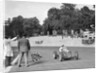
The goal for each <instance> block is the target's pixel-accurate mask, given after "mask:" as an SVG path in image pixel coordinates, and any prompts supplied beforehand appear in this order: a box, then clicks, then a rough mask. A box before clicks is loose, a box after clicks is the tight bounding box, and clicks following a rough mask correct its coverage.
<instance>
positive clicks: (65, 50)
mask: <svg viewBox="0 0 100 73" xmlns="http://www.w3.org/2000/svg"><path fill="white" fill-rule="evenodd" d="M59 52H66V53H68V52H69V50H68V49H67V47H65V46H64V45H62V46H61V47H60V48H59Z"/></svg>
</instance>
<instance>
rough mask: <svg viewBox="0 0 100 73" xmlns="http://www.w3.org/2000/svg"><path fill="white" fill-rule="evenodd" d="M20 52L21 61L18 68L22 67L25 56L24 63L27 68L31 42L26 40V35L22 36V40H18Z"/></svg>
mask: <svg viewBox="0 0 100 73" xmlns="http://www.w3.org/2000/svg"><path fill="white" fill-rule="evenodd" d="M18 50H19V54H20V57H19V60H18V66H19V67H21V61H22V58H23V56H24V62H25V66H26V67H27V66H28V61H27V60H28V52H29V50H30V43H29V40H28V39H26V35H25V34H24V35H20V39H19V40H18Z"/></svg>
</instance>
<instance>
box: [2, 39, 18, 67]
mask: <svg viewBox="0 0 100 73" xmlns="http://www.w3.org/2000/svg"><path fill="white" fill-rule="evenodd" d="M16 39H17V37H14V38H12V39H10V37H5V39H4V62H5V65H6V66H10V65H11V58H12V57H13V50H12V46H11V42H12V41H14V40H16Z"/></svg>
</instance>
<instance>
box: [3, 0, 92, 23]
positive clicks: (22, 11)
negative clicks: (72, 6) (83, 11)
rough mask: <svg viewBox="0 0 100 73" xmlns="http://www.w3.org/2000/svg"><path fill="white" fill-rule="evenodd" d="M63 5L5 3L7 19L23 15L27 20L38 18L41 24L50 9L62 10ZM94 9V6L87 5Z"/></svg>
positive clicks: (24, 2) (22, 2) (79, 6)
mask: <svg viewBox="0 0 100 73" xmlns="http://www.w3.org/2000/svg"><path fill="white" fill-rule="evenodd" d="M61 5H62V4H61V3H43V2H26V1H6V2H5V19H8V18H13V17H16V16H18V15H22V16H23V17H25V18H30V17H37V18H38V19H39V21H40V24H43V21H44V20H45V18H46V17H47V12H48V10H49V9H50V8H52V7H55V8H60V6H61ZM83 6H84V5H82V4H80V5H77V6H76V7H77V8H79V9H80V8H82V7H83ZM86 6H88V7H89V8H90V9H93V6H92V5H86Z"/></svg>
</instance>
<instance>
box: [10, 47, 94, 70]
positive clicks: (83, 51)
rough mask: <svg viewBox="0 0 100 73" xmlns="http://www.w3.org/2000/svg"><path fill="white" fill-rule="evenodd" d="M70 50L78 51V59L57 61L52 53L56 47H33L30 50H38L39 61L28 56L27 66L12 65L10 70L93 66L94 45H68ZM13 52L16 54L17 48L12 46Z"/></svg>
mask: <svg viewBox="0 0 100 73" xmlns="http://www.w3.org/2000/svg"><path fill="white" fill-rule="evenodd" d="M68 49H70V50H71V51H72V52H75V51H78V52H79V56H80V60H77V61H76V60H70V61H64V62H59V61H58V60H54V59H53V57H52V53H53V51H54V50H58V47H33V48H31V52H33V53H34V52H35V53H36V52H38V53H39V54H40V55H41V56H42V59H41V60H40V61H39V62H37V63H36V62H35V63H34V62H32V60H31V57H29V59H28V61H29V67H24V66H23V67H20V68H19V67H17V66H12V68H11V72H25V71H42V70H61V69H80V68H94V67H95V48H94V47H89V48H86V47H68ZM14 54H15V55H17V50H16V48H14Z"/></svg>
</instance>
